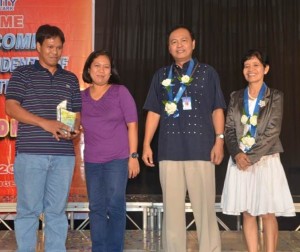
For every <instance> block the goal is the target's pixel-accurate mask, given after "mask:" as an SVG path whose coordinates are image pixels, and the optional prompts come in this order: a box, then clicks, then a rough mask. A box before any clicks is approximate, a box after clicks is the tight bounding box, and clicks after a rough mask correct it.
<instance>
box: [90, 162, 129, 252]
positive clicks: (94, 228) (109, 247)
mask: <svg viewBox="0 0 300 252" xmlns="http://www.w3.org/2000/svg"><path fill="white" fill-rule="evenodd" d="M85 174H86V184H87V192H88V197H89V208H90V213H89V216H90V231H91V239H92V251H93V252H122V251H123V245H124V233H125V227H126V186H127V180H128V159H127V158H126V159H119V160H113V161H110V162H107V163H101V164H100V163H99V164H98V163H87V162H86V163H85Z"/></svg>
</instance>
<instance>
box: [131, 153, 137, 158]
mask: <svg viewBox="0 0 300 252" xmlns="http://www.w3.org/2000/svg"><path fill="white" fill-rule="evenodd" d="M129 157H131V158H138V157H139V153H137V152H133V153H131V154H130V156H129Z"/></svg>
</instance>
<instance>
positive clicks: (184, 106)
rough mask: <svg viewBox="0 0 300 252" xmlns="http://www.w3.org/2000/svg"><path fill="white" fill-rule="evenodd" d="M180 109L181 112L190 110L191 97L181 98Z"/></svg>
mask: <svg viewBox="0 0 300 252" xmlns="http://www.w3.org/2000/svg"><path fill="white" fill-rule="evenodd" d="M181 99H182V109H183V110H191V109H192V99H191V97H187V96H185V97H182V98H181Z"/></svg>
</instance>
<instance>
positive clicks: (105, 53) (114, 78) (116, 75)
mask: <svg viewBox="0 0 300 252" xmlns="http://www.w3.org/2000/svg"><path fill="white" fill-rule="evenodd" d="M100 55H103V56H106V57H107V58H108V59H109V61H110V66H111V76H110V78H109V80H108V83H109V84H113V83H115V84H118V83H120V76H119V73H118V71H117V69H116V67H115V64H114V61H113V58H112V56H111V54H110V53H109V52H108V51H105V50H97V51H94V52H92V53H91V54H90V55H89V56H88V58H87V59H86V61H85V64H84V67H83V73H82V79H83V81H84V82H86V83H89V84H91V83H92V82H93V80H92V78H91V75H90V73H89V69H90V67H91V65H92V63H93V61H94V59H95V58H97V57H98V56H100Z"/></svg>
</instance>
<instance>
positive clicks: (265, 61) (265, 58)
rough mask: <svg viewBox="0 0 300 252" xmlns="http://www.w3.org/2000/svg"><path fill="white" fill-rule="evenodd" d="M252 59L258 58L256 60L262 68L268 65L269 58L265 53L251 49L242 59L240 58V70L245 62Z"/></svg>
mask: <svg viewBox="0 0 300 252" xmlns="http://www.w3.org/2000/svg"><path fill="white" fill-rule="evenodd" d="M252 57H256V58H258V60H259V61H260V62H261V63H262V64H263V66H264V67H266V66H267V65H269V58H268V56H267V54H266V53H265V52H262V51H260V50H258V49H251V50H249V51H248V52H246V53H245V55H244V57H243V58H242V62H241V63H242V68H244V63H245V61H247V60H249V59H251V58H252Z"/></svg>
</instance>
